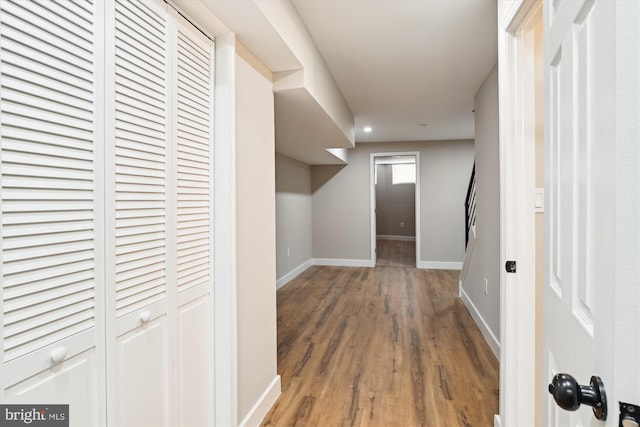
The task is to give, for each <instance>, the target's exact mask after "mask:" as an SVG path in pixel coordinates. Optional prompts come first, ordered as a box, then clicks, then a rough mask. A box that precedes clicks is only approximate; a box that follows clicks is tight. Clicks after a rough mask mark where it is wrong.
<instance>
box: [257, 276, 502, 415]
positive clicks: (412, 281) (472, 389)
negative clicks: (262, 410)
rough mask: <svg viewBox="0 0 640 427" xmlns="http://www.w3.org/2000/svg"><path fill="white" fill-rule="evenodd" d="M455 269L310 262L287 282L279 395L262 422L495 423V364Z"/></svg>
mask: <svg viewBox="0 0 640 427" xmlns="http://www.w3.org/2000/svg"><path fill="white" fill-rule="evenodd" d="M457 286H458V272H457V271H445V270H417V269H415V268H412V267H376V268H342V267H319V266H315V267H311V268H310V269H308V270H307V271H306V272H304V273H303V274H302V275H300V276H298V278H296V279H295V280H293V281H291V282H290V283H289V284H287V285H286V286H284V287H283V288H281V289H280V290H279V291H278V293H277V298H278V372H279V373H280V375H281V376H282V388H283V390H282V395H281V396H280V398H279V399H278V401H277V402H276V404H275V405H274V407H273V408H272V410H271V411H270V412H269V414H268V415H267V416H266V417H265V419H264V421H263V423H262V426H265V427H266V426H327V427H331V426H384V427H386V426H399V427H404V426H433V427H438V426H447V427H454V426H462V427H468V426H478V427H483V426H491V425H493V414H495V413H497V412H498V399H499V397H498V362H497V361H496V359H495V357H494V356H493V353H491V350H490V349H489V347H488V346H487V344H486V343H485V341H484V339H483V337H482V335H481V334H480V331H479V330H478V328H477V327H476V325H475V323H474V322H473V320H472V319H471V317H470V315H469V314H468V312H467V310H466V308H465V307H464V305H463V304H462V303H461V301H460V300H459V299H458V298H457Z"/></svg>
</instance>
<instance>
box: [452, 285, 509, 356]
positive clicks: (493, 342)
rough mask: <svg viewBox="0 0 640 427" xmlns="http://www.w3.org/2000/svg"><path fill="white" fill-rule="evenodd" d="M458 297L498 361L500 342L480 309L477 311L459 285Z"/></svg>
mask: <svg viewBox="0 0 640 427" xmlns="http://www.w3.org/2000/svg"><path fill="white" fill-rule="evenodd" d="M460 299H461V300H462V302H463V303H464V305H465V306H466V307H467V310H468V311H469V314H471V317H473V320H474V321H475V322H476V325H478V328H479V329H480V332H482V336H483V337H484V339H485V341H486V342H487V344H489V347H490V348H491V351H492V352H493V355H494V356H496V359H498V361H500V342H498V338H496V336H495V335H494V334H493V332H492V331H491V328H489V325H488V324H487V322H486V321H485V320H484V317H482V314H480V311H478V308H477V307H476V305H475V304H474V303H473V301H471V298H469V295H467V293H466V292H465V290H464V289H462V287H460Z"/></svg>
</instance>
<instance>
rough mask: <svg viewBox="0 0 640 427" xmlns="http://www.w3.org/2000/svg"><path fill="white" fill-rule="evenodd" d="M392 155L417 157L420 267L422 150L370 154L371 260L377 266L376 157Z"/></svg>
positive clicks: (417, 226) (417, 259)
mask: <svg viewBox="0 0 640 427" xmlns="http://www.w3.org/2000/svg"><path fill="white" fill-rule="evenodd" d="M390 156H407V157H414V158H415V159H416V188H415V195H414V197H415V205H416V212H415V217H416V219H415V220H416V268H420V253H421V250H420V246H421V245H420V200H421V199H420V175H421V174H420V152H419V151H390V152H378V153H370V154H369V195H370V196H369V200H370V203H371V204H370V209H369V213H370V215H369V224H370V226H371V240H370V253H371V259H370V261H369V263H370V266H371V267H375V266H376V260H377V256H376V180H375V168H376V157H390Z"/></svg>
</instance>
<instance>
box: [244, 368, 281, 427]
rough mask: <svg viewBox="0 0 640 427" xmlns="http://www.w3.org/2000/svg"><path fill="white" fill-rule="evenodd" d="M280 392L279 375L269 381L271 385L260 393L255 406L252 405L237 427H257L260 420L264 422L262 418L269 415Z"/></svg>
mask: <svg viewBox="0 0 640 427" xmlns="http://www.w3.org/2000/svg"><path fill="white" fill-rule="evenodd" d="M280 391H281V386H280V375H276V377H275V378H274V379H273V381H271V384H269V386H268V387H267V389H266V390H265V391H264V393H262V396H260V398H259V399H258V401H257V402H256V403H255V405H253V407H252V408H251V410H250V411H249V413H248V414H247V416H245V417H244V419H243V420H242V422H241V423H240V425H239V427H258V426H259V425H260V424H261V423H262V420H264V417H266V416H267V414H268V413H269V410H270V409H271V407H272V406H273V404H274V403H276V400H278V396H280Z"/></svg>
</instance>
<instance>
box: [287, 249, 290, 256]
mask: <svg viewBox="0 0 640 427" xmlns="http://www.w3.org/2000/svg"><path fill="white" fill-rule="evenodd" d="M287 256H291V248H287Z"/></svg>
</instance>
